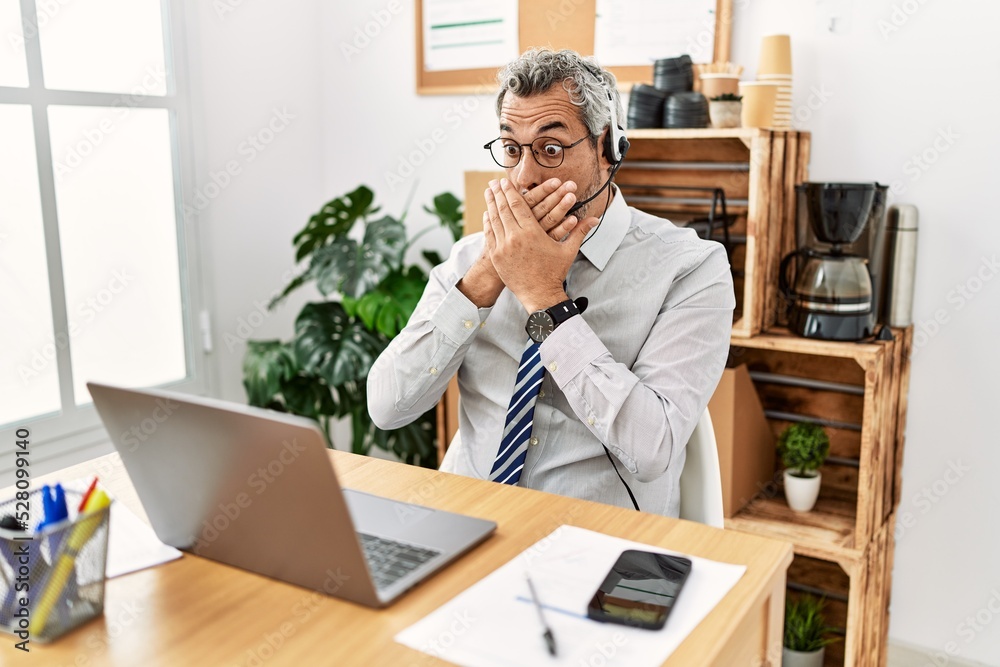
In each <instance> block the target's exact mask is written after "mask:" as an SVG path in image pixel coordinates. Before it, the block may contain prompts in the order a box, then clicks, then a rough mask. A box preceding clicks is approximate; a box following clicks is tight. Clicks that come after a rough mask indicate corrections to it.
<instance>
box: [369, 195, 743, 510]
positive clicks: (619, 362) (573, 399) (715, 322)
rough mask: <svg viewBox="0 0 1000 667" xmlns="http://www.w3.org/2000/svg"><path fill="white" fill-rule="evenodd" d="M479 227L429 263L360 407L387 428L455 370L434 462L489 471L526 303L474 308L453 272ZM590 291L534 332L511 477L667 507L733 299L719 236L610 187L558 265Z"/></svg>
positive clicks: (675, 505) (415, 412) (575, 289)
mask: <svg viewBox="0 0 1000 667" xmlns="http://www.w3.org/2000/svg"><path fill="white" fill-rule="evenodd" d="M483 242H484V241H483V235H482V233H479V234H473V235H471V236H468V237H466V238H464V239H462V240H460V241H459V242H458V243H456V244H455V246H454V248H453V249H452V252H451V255H450V257H449V258H448V259H447V260H446V261H445V262H444V263H442V264H441V265H440V266H438V267H436V268H435V269H434V270H433V271H432V272H431V276H430V282H429V283H428V285H427V288H426V290H425V291H424V294H423V296H422V297H421V299H420V303H419V304H418V306H417V308H416V310H415V311H414V313H413V316H412V317H411V318H410V322H409V324H408V325H407V326H406V328H405V329H404V330H403V331H402V332H401V333H400V334H399V336H397V337H396V338H395V339H394V340H393V341H392V343H391V344H390V345H389V347H388V348H387V349H386V350H385V351H384V352H383V353H382V355H381V356H380V357H379V358H378V360H377V361H376V362H375V364H374V366H373V367H372V369H371V372H370V374H369V376H368V407H369V411H370V413H371V416H372V419H373V420H374V422H375V423H376V424H377V425H378V426H380V427H382V428H397V427H399V426H402V425H404V424H407V423H409V422H410V421H413V420H414V419H416V418H417V417H418V416H419V415H421V414H423V413H424V412H426V411H427V410H429V409H431V408H433V407H434V405H435V404H436V403H437V402H438V401H439V400H440V398H441V396H442V394H443V393H444V391H445V389H446V388H447V385H448V382H449V380H450V379H451V377H452V376H453V375H454V374H455V373H456V372H457V373H458V382H459V389H460V396H461V399H460V402H459V437H458V438H456V442H455V443H454V444H453V446H452V447H451V448H449V451H448V454H447V455H446V457H445V461H444V463H443V464H442V466H441V469H442V470H446V471H449V472H455V473H458V474H462V475H467V476H471V477H479V478H483V479H485V478H487V477H488V475H489V472H490V468H491V466H492V465H493V460H494V458H495V457H496V453H497V447H498V445H499V443H500V439H501V435H502V432H503V426H504V419H505V417H506V412H507V405H508V403H509V401H510V396H511V391H512V389H513V386H514V377H515V374H516V371H517V366H518V362H519V361H520V358H521V353H522V351H523V350H524V346H525V343H526V341H527V339H528V337H527V334H526V333H525V329H524V325H525V322H526V321H527V317H528V313H527V312H526V311H525V309H524V307H523V306H522V305H521V303H520V302H519V301H518V300H517V298H516V297H515V296H514V295H513V294H512V293H511V292H510V291H509V290H504V291H503V292H502V293H501V295H500V297H499V298H498V299H497V302H496V304H495V305H494V306H493V307H492V308H483V309H479V308H476V306H475V304H473V303H472V302H471V301H469V299H468V298H466V297H465V295H464V294H462V293H461V292H460V291H459V290H458V288H457V287H456V284H457V283H458V281H459V280H460V279H461V278H462V277H463V276H464V275H465V273H466V272H467V271H468V270H469V268H470V267H471V266H472V264H473V263H474V262H475V261H476V259H477V258H478V257H479V256H480V254H481V252H482V247H483ZM566 291H567V293H568V295H569V297H570V298H576V297H579V296H585V297H587V299H588V300H589V306H588V308H587V311H586V312H585V313H584V314H583V315H582V316H577V317H573V318H570V319H569V320H567V321H566V322H565V323H563V324H562V325H561V326H559V327H558V328H557V329H556V330H555V331H554V332H553V333H552V335H550V336H549V337H548V339H546V340H545V342H544V343H542V345H541V348H540V350H541V357H542V362H543V364H544V365H545V368H546V371H547V372H546V374H545V379H544V381H543V383H542V388H541V394H540V396H539V399H538V403H537V405H536V407H535V416H534V426H533V429H532V439H531V441H530V444H529V447H528V453H527V460H526V462H525V467H524V471H523V473H522V475H521V480H520V482H519V486H524V487H529V488H533V489H541V490H543V491H548V492H552V493H558V494H563V495H567V496H574V497H577V498H584V499H588V500H596V501H599V502H604V503H610V504H613V505H619V506H622V507H632V502H631V501H630V500H629V497H628V493H627V491H626V490H625V488H624V486H623V485H622V482H621V480H619V479H618V476H617V475H616V474H615V471H614V470H613V469H612V467H611V461H609V460H608V459H607V457H606V455H605V453H604V449H603V448H602V446H601V445H602V443H603V444H604V445H607V447H608V449H609V450H610V451H611V454H612V455H613V457H614V458H615V459H616V462H615V463H616V466H617V468H618V470H619V472H620V473H621V475H622V477H623V478H624V479H625V481H626V482H628V485H629V487H631V489H632V492H633V493H634V494H635V496H636V500H637V501H638V504H639V508H640V509H642V510H643V511H647V512H653V513H656V514H665V515H667V516H677V515H678V512H679V497H680V490H679V486H678V480H679V477H680V471H681V469H682V468H683V467H684V458H685V452H684V446H685V445H686V443H687V441H688V439H689V438H690V436H691V432H692V431H693V430H694V427H695V425H696V424H697V422H698V418H699V417H700V416H701V413H702V412H703V411H704V410H705V406H706V405H707V404H708V400H709V398H711V395H712V393H713V392H714V390H715V387H716V385H717V384H718V382H719V378H720V377H721V376H722V370H723V368H724V366H725V361H726V357H727V354H728V350H729V334H730V330H731V328H732V315H733V308H734V307H735V296H734V293H733V282H732V276H731V274H730V269H729V262H728V260H727V258H726V253H725V249H724V248H723V246H721V245H720V244H718V243H715V242H710V241H704V240H702V239H699V238H698V236H697V235H696V234H695V232H694V231H692V230H689V229H683V228H680V227H677V226H675V225H674V224H673V223H671V222H669V221H667V220H664V219H662V218H657V217H655V216H652V215H649V214H647V213H643V212H641V211H639V210H637V209H634V208H631V207H629V206H628V205H627V204H626V202H625V198H624V197H623V196H622V194H621V192H617V193H616V195H615V197H614V199H613V200H612V202H611V205H610V206H609V208H608V212H607V215H606V216H605V218H604V221H603V222H602V223H601V225H600V226H599V227H597V228H596V229H595V230H593V231H592V232H591V234H590V236H589V237H588V239H587V240H586V241H585V242H584V244H583V246H582V247H581V249H580V254H579V255H577V258H576V260H575V261H574V262H573V264H572V266H571V267H570V270H569V275H568V276H567V289H566Z"/></svg>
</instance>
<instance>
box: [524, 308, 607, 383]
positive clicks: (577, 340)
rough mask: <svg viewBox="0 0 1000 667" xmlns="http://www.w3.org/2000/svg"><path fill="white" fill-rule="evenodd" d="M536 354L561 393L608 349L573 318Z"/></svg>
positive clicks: (551, 335)
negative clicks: (539, 354) (539, 355)
mask: <svg viewBox="0 0 1000 667" xmlns="http://www.w3.org/2000/svg"><path fill="white" fill-rule="evenodd" d="M539 351H540V353H541V357H542V364H543V365H544V366H545V370H547V371H548V372H549V374H550V375H551V376H552V379H553V380H555V382H556V384H557V385H559V388H560V389H562V388H563V387H565V386H566V385H567V384H569V383H570V382H571V381H572V380H573V378H575V377H576V376H577V375H579V374H580V372H581V371H583V369H584V368H586V367H587V366H588V365H590V364H591V363H592V362H593V361H594V360H595V359H597V358H598V357H600V356H601V355H602V354H605V353H606V352H607V348H605V347H604V343H602V342H601V339H600V338H598V337H597V334H595V333H594V330H593V329H591V328H590V325H588V324H587V322H586V321H585V320H584V319H583V317H581V316H580V315H574V316H573V317H571V318H569V319H568V320H566V321H565V322H563V323H562V324H560V325H559V326H558V327H556V330H555V331H553V332H552V333H551V334H549V337H548V338H546V339H545V341H544V342H543V343H542V344H541V346H540V347H539Z"/></svg>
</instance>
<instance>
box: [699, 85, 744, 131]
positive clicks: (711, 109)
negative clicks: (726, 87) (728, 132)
mask: <svg viewBox="0 0 1000 667" xmlns="http://www.w3.org/2000/svg"><path fill="white" fill-rule="evenodd" d="M742 100H743V98H742V97H740V96H739V95H733V94H732V93H723V94H722V95H717V96H715V97H713V98H712V99H710V100H709V101H708V117H709V118H711V119H712V127H716V128H725V127H739V126H740V113H741V112H742V108H743V101H742Z"/></svg>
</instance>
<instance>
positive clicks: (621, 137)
mask: <svg viewBox="0 0 1000 667" xmlns="http://www.w3.org/2000/svg"><path fill="white" fill-rule="evenodd" d="M617 130H618V131H617V132H615V131H614V130H613V129H612V127H611V126H610V125H609V126H608V132H607V134H605V135H604V157H605V158H607V160H608V162H610V163H611V166H614V165H616V164H618V163H620V162H621V161H622V160H624V159H625V153H627V152H628V148H629V143H628V138H626V136H625V132H624V131H622V129H621V127H619V128H617ZM616 134H617V135H618V150H617V151H615V150H614V141H615V140H614V137H615V135H616ZM616 153H617V155H618V157H617V159H616V158H615V154H616Z"/></svg>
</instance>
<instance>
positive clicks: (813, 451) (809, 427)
mask: <svg viewBox="0 0 1000 667" xmlns="http://www.w3.org/2000/svg"><path fill="white" fill-rule="evenodd" d="M778 453H779V454H780V455H781V460H782V462H783V463H784V464H785V467H786V468H788V469H789V470H790V471H791V474H793V475H795V476H796V477H812V475H811V474H810V473H812V472H813V471H815V470H817V469H818V468H819V467H820V466H821V465H823V462H824V461H825V460H826V455H827V454H829V453H830V438H829V436H827V434H826V431H824V430H823V427H822V426H820V425H819V424H811V423H806V422H802V423H798V424H792V425H791V426H789V427H788V428H786V429H785V430H784V431H783V432H782V434H781V436H780V437H779V438H778Z"/></svg>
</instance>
